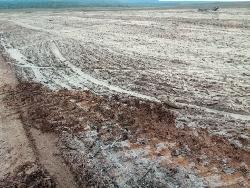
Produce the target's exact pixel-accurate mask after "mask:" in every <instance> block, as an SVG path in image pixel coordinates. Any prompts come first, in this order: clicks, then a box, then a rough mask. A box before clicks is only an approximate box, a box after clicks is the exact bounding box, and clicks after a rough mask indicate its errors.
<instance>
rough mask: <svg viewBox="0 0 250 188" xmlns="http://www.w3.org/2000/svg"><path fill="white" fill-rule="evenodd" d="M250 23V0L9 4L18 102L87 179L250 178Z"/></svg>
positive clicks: (2, 26)
mask: <svg viewBox="0 0 250 188" xmlns="http://www.w3.org/2000/svg"><path fill="white" fill-rule="evenodd" d="M249 29H250V14H249V9H222V10H220V11H218V12H198V11H197V10H191V9H189V10H188V9H186V10H126V11H125V10H124V11H88V12H86V11H81V10H71V11H66V10H64V11H52V10H51V11H40V12H37V11H36V12H32V11H31V12H30V11H26V12H24V11H23V12H2V13H0V39H1V41H0V42H1V43H0V45H1V51H2V53H3V54H4V57H5V59H6V61H7V62H8V63H9V64H10V65H11V66H13V68H15V72H16V75H17V78H18V79H19V81H20V82H22V83H21V84H20V85H19V86H18V87H17V88H16V91H17V92H15V95H10V96H8V97H7V98H8V99H6V100H7V103H8V104H9V105H10V106H11V105H13V106H14V107H18V108H20V107H21V109H22V110H21V112H20V113H21V118H22V120H23V122H25V125H27V126H28V127H35V128H36V129H39V130H42V131H45V132H49V133H46V134H50V133H51V132H53V133H56V135H57V137H59V140H58V148H59V150H60V156H62V157H63V159H64V160H65V162H66V164H67V165H68V166H70V168H71V171H72V172H73V174H74V176H75V178H76V179H77V182H78V184H79V185H80V186H83V185H85V186H86V185H87V186H104V187H105V186H106V187H112V186H113V187H117V186H118V187H131V186H135V187H145V186H146V187H162V186H163V187H166V186H168V187H176V186H177V187H203V186H206V185H209V186H212V187H213V186H236V187H237V186H238V187H242V186H244V187H247V186H249V169H248V166H249V165H250V162H249V157H248V156H249V149H250V142H249V136H250V135H249V134H250V129H249V126H250V95H249V93H250V78H249V77H250V43H249V40H250V33H249ZM29 82H32V83H34V82H35V83H40V84H41V85H37V84H29ZM42 85H43V86H46V87H47V88H43V87H42ZM62 89H67V90H62ZM58 90H60V91H58ZM86 90H90V91H86ZM10 99H11V100H10ZM164 102H165V103H164ZM33 103H37V105H36V106H34V105H32V104H33ZM22 106H26V108H23V107H22ZM27 106H28V107H27ZM32 130H33V128H32ZM33 131H34V130H33ZM35 133H36V132H35ZM36 135H37V134H36ZM45 152H46V151H45ZM59 171H62V170H59ZM69 173H70V172H69ZM57 179H60V177H59V178H57ZM72 181H73V180H72ZM69 182H71V181H69Z"/></svg>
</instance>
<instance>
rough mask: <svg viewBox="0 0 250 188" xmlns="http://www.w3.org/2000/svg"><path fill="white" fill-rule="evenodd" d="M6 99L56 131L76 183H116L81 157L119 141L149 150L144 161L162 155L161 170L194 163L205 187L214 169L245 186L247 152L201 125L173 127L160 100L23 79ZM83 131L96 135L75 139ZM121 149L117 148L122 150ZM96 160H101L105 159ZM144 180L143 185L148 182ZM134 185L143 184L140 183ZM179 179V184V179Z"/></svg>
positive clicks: (39, 125) (32, 122)
mask: <svg viewBox="0 0 250 188" xmlns="http://www.w3.org/2000/svg"><path fill="white" fill-rule="evenodd" d="M6 102H7V104H8V105H10V106H12V107H14V108H19V109H23V107H24V106H25V107H26V108H25V111H23V112H21V118H22V120H23V122H24V123H25V124H26V125H28V126H30V127H35V128H36V129H39V130H41V131H42V132H56V133H57V134H58V135H59V138H60V143H59V145H61V150H60V151H61V155H62V156H63V157H64V159H65V161H67V162H68V164H69V165H70V166H71V168H72V169H73V171H74V172H76V173H75V174H76V177H77V178H78V182H79V183H80V184H81V185H86V186H94V185H98V186H111V185H112V186H115V185H117V184H118V185H119V181H118V179H119V178H118V179H117V177H116V176H113V175H112V174H109V173H107V174H106V175H105V174H98V173H97V172H98V170H100V169H98V168H101V170H104V169H102V168H104V167H102V166H101V167H100V166H99V167H96V166H95V167H94V168H93V167H91V169H90V167H89V166H88V165H87V164H86V160H87V159H88V157H87V156H88V155H91V156H92V157H91V159H92V158H97V160H99V159H98V158H99V157H98V155H100V154H99V153H102V152H103V149H102V148H103V147H101V149H100V148H99V149H97V150H96V149H95V148H96V145H97V142H100V143H104V145H105V147H107V148H108V149H107V150H108V151H109V152H110V153H113V152H114V151H113V149H112V147H113V146H114V145H116V144H117V143H122V142H124V141H126V142H127V143H129V146H128V147H127V148H129V149H144V150H146V149H147V148H149V154H148V155H147V159H148V158H149V159H151V160H156V159H157V158H158V157H162V158H163V160H161V161H160V162H159V164H160V165H161V166H164V165H165V166H167V167H166V168H169V165H170V164H171V165H172V166H175V167H174V168H176V167H185V168H189V167H188V166H190V164H192V163H194V165H193V167H192V169H193V170H195V171H196V172H197V174H198V175H199V176H201V177H203V178H204V179H205V180H206V181H207V182H206V183H208V185H209V183H211V182H209V178H211V177H210V175H211V174H213V173H214V174H217V175H219V176H220V177H221V180H220V181H221V182H222V183H221V185H228V184H229V185H230V184H231V185H235V186H248V185H249V179H248V176H249V169H248V166H249V165H250V160H249V151H247V150H244V149H240V148H235V147H234V145H232V144H231V143H230V142H229V141H228V140H226V139H225V138H223V137H220V136H215V135H210V134H209V133H208V131H207V130H206V129H191V128H188V127H184V128H177V127H176V126H175V118H176V114H175V113H174V112H172V111H170V110H169V109H167V108H166V107H165V106H164V105H163V104H161V103H157V102H150V101H146V100H141V99H136V98H134V97H128V98H123V97H122V96H119V95H113V96H111V97H109V96H99V95H96V94H94V93H92V92H90V91H69V90H60V91H51V90H50V89H48V88H46V87H43V86H42V85H41V84H35V83H26V82H24V83H20V84H19V85H18V86H17V88H16V90H14V91H12V92H10V93H9V95H8V98H7V99H6ZM83 133H84V134H86V135H87V133H88V134H90V133H91V134H96V140H95V141H89V140H88V139H89V138H88V139H84V138H81V139H82V143H77V142H75V140H76V138H79V137H84V136H83V135H82V134H83ZM86 135H85V136H86ZM86 140H87V141H86ZM138 140H140V141H139V142H138ZM72 143H73V144H72ZM162 143H167V147H165V148H163V149H160V150H159V149H157V145H159V144H162ZM79 145H84V148H85V149H86V148H87V150H88V151H84V150H83V151H79V150H80V149H81V148H80V149H79V148H78V147H79ZM82 147H83V146H82ZM125 148H126V147H125ZM125 148H124V147H123V148H121V149H118V150H119V152H123V153H126V150H125ZM78 149H79V150H78ZM81 150H82V149H81ZM80 152H83V153H85V152H87V153H85V154H84V155H81V157H80V159H81V160H80V161H75V160H79V158H77V157H79V156H78V155H79V153H80ZM127 152H129V150H128V151H127ZM102 155H103V153H102V154H101V156H102ZM84 157H85V158H84ZM102 157H103V156H102ZM164 157H166V159H168V160H165V159H164ZM101 160H104V161H105V157H104V158H102V159H101ZM169 160H170V161H171V162H169ZM110 169H112V167H110ZM215 169H216V170H215ZM225 169H233V173H227V171H226V170H225ZM215 171H216V173H215ZM95 173H97V174H98V176H97V177H95V175H94V174H95ZM106 176H108V177H106ZM107 178H108V179H109V180H107ZM111 179H112V181H111ZM145 181H146V180H145ZM147 181H148V180H147ZM147 181H146V182H144V184H147V185H150V183H151V184H152V182H147ZM152 181H154V180H152ZM176 181H177V182H178V180H176ZM223 181H224V184H223ZM134 183H137V184H138V185H139V186H142V184H140V182H139V181H136V182H134ZM134 183H133V184H134ZM153 183H157V182H153ZM158 183H159V182H158ZM178 183H179V184H180V185H181V182H178ZM126 184H129V182H126ZM210 185H212V184H210Z"/></svg>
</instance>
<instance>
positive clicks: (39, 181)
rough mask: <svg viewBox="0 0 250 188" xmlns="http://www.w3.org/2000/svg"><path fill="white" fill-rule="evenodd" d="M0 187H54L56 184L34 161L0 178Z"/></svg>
mask: <svg viewBox="0 0 250 188" xmlns="http://www.w3.org/2000/svg"><path fill="white" fill-rule="evenodd" d="M0 187H4V188H7V187H17V188H25V187H35V188H54V187H56V184H55V181H54V180H53V179H52V178H51V177H50V176H49V174H48V172H47V171H45V170H44V169H42V168H41V167H39V166H38V165H36V164H34V163H29V164H24V165H22V166H20V167H19V168H17V169H16V170H15V172H14V174H13V175H12V176H8V177H6V178H4V179H3V180H0Z"/></svg>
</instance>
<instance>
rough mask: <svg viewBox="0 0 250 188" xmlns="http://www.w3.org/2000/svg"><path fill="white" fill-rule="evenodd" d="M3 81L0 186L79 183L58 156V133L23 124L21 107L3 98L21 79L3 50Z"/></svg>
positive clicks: (66, 186)
mask: <svg viewBox="0 0 250 188" xmlns="http://www.w3.org/2000/svg"><path fill="white" fill-rule="evenodd" d="M0 83H1V85H0V88H1V89H0V90H1V93H0V118H1V121H0V186H1V187H8V186H15V185H18V186H20V185H21V184H24V186H29V185H32V186H34V185H37V186H44V187H54V185H57V186H58V187H62V188H71V187H73V188H74V187H77V184H76V183H75V181H74V177H73V175H72V174H71V172H70V170H69V168H68V167H67V166H66V165H65V164H64V161H63V160H62V158H60V157H59V156H58V153H59V151H58V149H57V147H56V143H57V138H56V137H55V135H53V134H41V133H40V131H39V130H34V129H30V128H28V127H27V126H25V125H23V123H22V121H21V118H20V112H19V111H18V108H15V107H14V108H13V107H10V106H8V105H7V104H6V102H4V100H5V98H6V96H8V95H9V92H11V91H15V88H16V86H17V85H18V81H17V79H16V76H15V74H14V71H13V69H12V68H11V67H10V65H9V64H8V63H7V62H6V61H5V60H4V59H3V57H2V56H1V54H0ZM42 170H45V171H46V172H43V171H42ZM20 173H21V174H22V175H20ZM51 177H53V179H51ZM46 178H47V179H46Z"/></svg>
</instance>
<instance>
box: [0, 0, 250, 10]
mask: <svg viewBox="0 0 250 188" xmlns="http://www.w3.org/2000/svg"><path fill="white" fill-rule="evenodd" d="M249 5H250V3H249V2H225V3H222V2H192V1H189V2H187V1H182V2H181V1H175V2H174V1H171V2H162V1H158V0H0V9H22V8H73V7H156V8H157V7H158V8H160V7H176V8H180V7H183V8H189V7H192V8H194V7H195V8H196V7H198V8H199V7H211V6H220V7H249Z"/></svg>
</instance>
